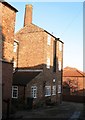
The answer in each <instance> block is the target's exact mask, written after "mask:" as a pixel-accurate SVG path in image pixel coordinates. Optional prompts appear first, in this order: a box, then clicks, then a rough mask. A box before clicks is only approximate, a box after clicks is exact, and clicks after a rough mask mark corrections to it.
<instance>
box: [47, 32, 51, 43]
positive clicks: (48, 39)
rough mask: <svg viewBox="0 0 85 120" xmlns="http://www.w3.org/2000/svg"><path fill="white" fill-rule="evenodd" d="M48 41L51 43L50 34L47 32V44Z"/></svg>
mask: <svg viewBox="0 0 85 120" xmlns="http://www.w3.org/2000/svg"><path fill="white" fill-rule="evenodd" d="M50 43H51V36H50V35H49V34H48V38H47V45H50Z"/></svg>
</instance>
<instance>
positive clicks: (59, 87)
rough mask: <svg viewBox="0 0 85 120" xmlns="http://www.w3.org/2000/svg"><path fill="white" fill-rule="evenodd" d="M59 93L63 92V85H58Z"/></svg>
mask: <svg viewBox="0 0 85 120" xmlns="http://www.w3.org/2000/svg"><path fill="white" fill-rule="evenodd" d="M58 93H61V85H58Z"/></svg>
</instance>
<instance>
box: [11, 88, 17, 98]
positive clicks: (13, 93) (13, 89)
mask: <svg viewBox="0 0 85 120" xmlns="http://www.w3.org/2000/svg"><path fill="white" fill-rule="evenodd" d="M14 87H16V88H14ZM14 90H15V91H16V97H15V96H14ZM12 98H15V99H17V98H18V86H12Z"/></svg>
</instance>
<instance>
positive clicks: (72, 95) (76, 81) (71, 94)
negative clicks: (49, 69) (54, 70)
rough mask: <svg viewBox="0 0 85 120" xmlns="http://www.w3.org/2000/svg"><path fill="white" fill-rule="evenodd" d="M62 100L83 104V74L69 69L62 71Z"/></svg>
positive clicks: (84, 80)
mask: <svg viewBox="0 0 85 120" xmlns="http://www.w3.org/2000/svg"><path fill="white" fill-rule="evenodd" d="M63 100H67V101H74V102H85V73H84V72H82V71H80V70H78V69H76V68H71V67H66V68H64V70H63Z"/></svg>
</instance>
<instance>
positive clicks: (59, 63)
mask: <svg viewBox="0 0 85 120" xmlns="http://www.w3.org/2000/svg"><path fill="white" fill-rule="evenodd" d="M58 65H59V70H60V71H61V61H59V62H58Z"/></svg>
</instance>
